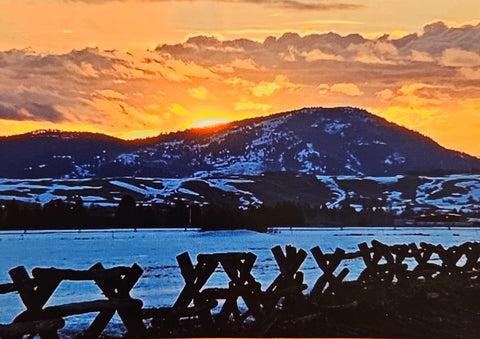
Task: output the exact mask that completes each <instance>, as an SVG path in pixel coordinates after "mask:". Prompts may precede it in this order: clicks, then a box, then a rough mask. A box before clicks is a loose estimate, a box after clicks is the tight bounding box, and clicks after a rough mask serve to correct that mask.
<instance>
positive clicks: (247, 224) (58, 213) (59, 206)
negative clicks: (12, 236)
mask: <svg viewBox="0 0 480 339" xmlns="http://www.w3.org/2000/svg"><path fill="white" fill-rule="evenodd" d="M393 219H394V214H393V213H391V212H389V211H386V210H384V209H383V208H374V207H368V206H367V207H364V208H363V210H361V211H356V210H355V208H353V207H351V205H350V203H349V202H348V200H347V201H345V202H344V203H343V204H342V205H340V206H339V207H337V208H333V207H331V208H328V207H327V206H326V205H325V204H324V205H322V206H321V207H318V206H317V207H312V206H309V205H301V206H300V205H297V204H295V203H292V202H288V201H285V202H279V203H277V204H276V205H274V206H268V205H261V206H260V207H253V206H250V207H248V208H247V207H245V208H244V209H240V208H238V207H237V206H231V205H216V204H206V205H203V206H200V205H197V204H191V205H188V204H187V203H185V202H184V201H182V200H178V201H176V202H175V203H172V204H149V205H146V204H138V203H137V202H136V201H135V200H134V198H133V197H131V196H129V195H125V196H124V197H123V198H122V199H121V201H120V202H119V204H118V205H117V206H99V205H90V206H89V207H87V206H85V205H84V202H83V200H82V199H81V198H80V197H77V198H75V199H74V201H63V200H61V199H56V200H52V201H50V202H48V203H46V204H44V205H41V204H39V203H25V202H20V201H17V200H15V199H13V200H10V201H8V202H6V203H5V204H4V205H2V206H1V207H0V229H3V230H19V229H20V230H24V229H91V228H153V227H195V228H202V229H204V230H220V229H237V228H245V229H252V230H256V231H266V229H267V228H268V227H280V226H288V227H295V226H305V225H325V226H389V225H393Z"/></svg>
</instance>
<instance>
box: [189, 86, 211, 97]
mask: <svg viewBox="0 0 480 339" xmlns="http://www.w3.org/2000/svg"><path fill="white" fill-rule="evenodd" d="M188 94H190V96H191V97H193V98H195V99H200V100H204V99H206V98H207V95H208V91H207V89H206V88H205V87H203V86H200V87H196V88H189V89H188Z"/></svg>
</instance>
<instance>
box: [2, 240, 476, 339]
mask: <svg viewBox="0 0 480 339" xmlns="http://www.w3.org/2000/svg"><path fill="white" fill-rule="evenodd" d="M271 251H272V255H273V257H274V259H275V261H276V263H277V266H278V270H279V273H278V275H277V277H276V278H275V279H274V280H273V281H272V283H271V284H270V285H268V286H267V287H266V288H265V289H263V288H262V285H261V284H260V283H259V282H258V281H257V280H256V279H255V277H254V275H253V273H252V268H253V267H254V264H255V261H256V259H257V257H256V255H255V254H253V253H250V252H248V253H239V252H231V253H214V254H199V255H198V256H197V258H196V263H195V264H194V263H193V262H192V260H191V258H190V256H189V254H188V253H187V252H185V253H182V254H180V255H178V256H177V262H178V267H179V270H180V273H181V275H182V277H183V279H184V282H185V284H184V287H183V289H182V290H181V291H180V293H179V295H178V297H177V299H176V301H175V302H174V304H173V305H172V306H171V307H158V308H142V305H143V302H142V300H139V299H133V298H132V297H131V296H130V292H131V290H132V288H133V287H134V286H135V284H136V283H137V281H138V280H139V279H140V277H141V276H142V274H143V270H142V268H140V267H139V266H138V265H136V264H133V265H132V266H130V267H113V268H108V269H107V268H104V267H103V266H102V264H100V263H97V264H95V265H93V266H92V267H91V268H90V269H88V270H70V269H56V268H34V269H33V270H32V275H31V276H30V275H29V273H28V272H27V270H26V269H25V268H24V267H23V266H19V267H15V268H13V269H11V270H10V271H9V275H10V277H11V279H12V282H11V283H7V284H1V285H0V294H8V293H17V294H18V295H19V297H20V298H21V300H22V302H23V304H24V305H25V308H26V309H25V310H24V311H23V312H21V313H20V314H18V315H17V316H16V317H15V319H14V320H13V322H12V323H11V324H4V325H0V337H1V338H22V337H23V336H24V335H30V337H31V338H33V337H34V336H35V335H39V336H40V337H41V338H42V339H51V338H58V337H59V336H58V330H59V329H61V328H63V327H64V325H65V321H64V318H67V317H69V316H74V315H80V314H84V313H97V316H96V317H95V318H94V320H93V321H92V323H91V324H90V326H89V327H88V328H87V329H85V330H83V332H82V333H81V337H83V338H97V337H99V336H100V335H101V333H102V332H103V331H104V329H105V328H106V326H107V325H108V324H109V322H110V320H111V319H112V317H113V315H114V314H115V313H118V315H119V316H120V319H121V320H122V322H123V324H124V325H125V328H126V329H127V333H126V334H125V335H126V336H130V337H135V338H141V337H153V336H175V335H176V334H178V333H179V332H178V329H179V328H182V327H184V326H186V325H185V321H186V320H185V319H188V321H189V322H188V326H191V327H192V328H195V333H196V334H197V335H202V334H203V335H212V334H218V333H226V332H225V331H226V330H227V329H232V328H242V329H250V330H251V331H252V332H250V333H255V336H262V335H265V334H266V333H268V331H269V330H270V329H271V328H272V327H274V326H276V325H278V324H279V323H280V321H282V322H283V325H284V326H285V324H293V325H299V324H300V325H301V324H304V323H305V322H308V321H312V319H317V318H318V317H320V316H321V315H324V314H325V312H337V311H339V310H343V311H344V310H349V309H355V308H358V307H359V305H364V304H365V303H368V304H369V305H372V304H374V305H383V304H385V303H388V302H389V301H391V300H390V299H391V298H394V297H395V296H398V295H403V296H405V295H409V294H412V293H416V292H418V291H419V290H421V291H422V293H424V295H425V298H427V299H428V298H430V299H435V298H440V297H441V296H442V293H443V292H445V291H447V292H448V291H451V290H453V289H455V290H457V291H466V290H468V291H471V290H472V289H475V290H477V291H479V292H480V277H479V274H480V243H477V242H467V243H464V244H462V245H459V246H452V247H449V248H444V247H443V246H441V245H432V244H427V243H420V245H419V246H417V245H416V244H413V243H412V244H400V245H393V246H389V245H385V244H383V243H380V242H378V241H375V240H374V241H372V242H371V245H370V246H369V245H368V244H366V243H361V244H359V245H358V251H356V252H350V253H347V252H345V251H344V250H343V249H339V248H337V249H336V250H335V251H333V252H332V253H324V252H323V251H322V250H321V248H320V247H318V246H316V247H314V248H312V249H311V250H310V253H311V255H312V256H313V259H314V260H315V262H316V264H317V266H318V269H319V271H318V273H319V277H318V279H317V281H316V282H315V284H314V285H313V286H312V288H311V290H310V293H309V294H305V293H304V291H305V290H306V289H307V285H306V284H305V283H304V274H303V272H302V271H301V270H300V269H301V266H302V264H303V263H304V261H305V259H306V258H307V256H308V253H307V252H306V251H304V250H303V249H297V248H295V247H293V246H288V245H287V246H286V247H285V249H282V248H281V247H280V246H276V247H274V248H272V250H271ZM359 259H360V260H362V261H363V263H364V265H365V268H364V269H363V271H362V272H361V273H360V274H359V276H358V277H357V278H356V279H355V280H350V281H348V280H346V277H347V276H348V274H349V273H350V271H349V269H348V268H347V267H344V266H347V265H346V263H347V262H349V261H352V260H357V261H358V260H359ZM218 267H221V268H223V270H217V268H218ZM342 267H343V268H342ZM220 273H223V274H226V275H227V277H228V279H229V283H228V284H227V286H219V287H215V288H212V287H206V286H205V284H206V282H207V281H208V280H209V279H210V277H211V276H212V275H213V274H220ZM65 280H70V281H93V282H94V283H95V284H96V285H97V286H98V287H99V290H100V291H99V293H101V294H103V296H104V297H105V298H104V299H99V300H90V301H80V302H76V303H69V304H64V305H55V306H48V307H46V306H45V304H46V303H47V301H48V300H49V299H50V297H51V296H52V294H53V293H54V292H55V290H56V289H57V287H58V286H59V284H60V283H61V282H62V281H65ZM447 292H446V294H448V293H447ZM240 303H242V306H240ZM80 332H81V331H80V330H79V333H80Z"/></svg>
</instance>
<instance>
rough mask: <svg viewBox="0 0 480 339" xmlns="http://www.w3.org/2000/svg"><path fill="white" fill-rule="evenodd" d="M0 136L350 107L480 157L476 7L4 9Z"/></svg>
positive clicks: (277, 2)
mask: <svg viewBox="0 0 480 339" xmlns="http://www.w3.org/2000/svg"><path fill="white" fill-rule="evenodd" d="M0 31H1V32H2V33H1V34H0V135H12V134H19V133H24V132H29V131H32V130H37V129H61V130H77V131H78V130H80V131H91V132H100V133H106V134H109V135H113V136H117V137H121V138H126V139H132V138H139V137H148V136H154V135H158V134H160V133H166V132H170V131H177V130H182V129H186V128H191V127H198V126H204V125H208V124H212V123H221V122H226V121H230V120H239V119H244V118H249V117H255V116H264V115H268V114H272V113H277V112H283V111H288V110H293V109H298V108H302V107H312V106H324V107H333V106H353V107H360V108H364V109H367V110H368V111H370V112H372V113H374V114H376V115H379V116H381V117H384V118H386V119H388V120H389V121H392V122H395V123H398V124H400V125H402V126H405V127H407V128H410V129H414V130H416V131H418V132H420V133H422V134H423V135H426V136H428V137H430V138H432V139H434V140H435V141H437V142H438V143H440V144H441V145H442V146H444V147H447V148H450V149H455V150H459V151H462V152H466V153H469V154H472V155H476V156H480V146H479V143H478V142H477V141H476V140H477V139H478V137H479V135H480V3H479V2H478V0H458V1H450V0H449V1H446V0H415V1H413V0H403V1H398V0H309V1H306V0H116V1H113V0H83V1H82V0H43V1H35V0H0Z"/></svg>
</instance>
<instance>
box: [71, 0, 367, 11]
mask: <svg viewBox="0 0 480 339" xmlns="http://www.w3.org/2000/svg"><path fill="white" fill-rule="evenodd" d="M68 1H69V2H84V3H89V4H101V3H106V2H112V1H118V0H68ZM123 1H127V0H123ZM137 1H145V0H137ZM149 1H152V2H172V1H188V2H196V1H205V0H149ZM209 1H216V2H225V3H250V4H256V5H265V6H270V7H278V8H286V9H296V10H320V11H329V10H348V9H357V8H361V7H363V5H358V4H353V3H342V2H325V1H318V0H310V1H306V0H305V1H301V0H209Z"/></svg>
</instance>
